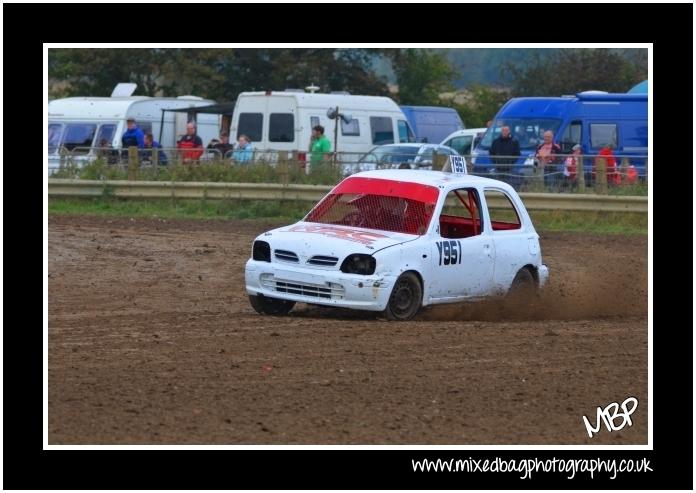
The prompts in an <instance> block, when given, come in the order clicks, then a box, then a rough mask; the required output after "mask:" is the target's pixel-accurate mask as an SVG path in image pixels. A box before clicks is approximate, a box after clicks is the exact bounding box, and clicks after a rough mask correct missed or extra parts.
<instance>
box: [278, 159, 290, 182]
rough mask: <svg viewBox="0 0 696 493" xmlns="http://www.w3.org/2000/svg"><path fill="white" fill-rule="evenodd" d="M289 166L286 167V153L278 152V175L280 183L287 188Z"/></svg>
mask: <svg viewBox="0 0 696 493" xmlns="http://www.w3.org/2000/svg"><path fill="white" fill-rule="evenodd" d="M289 171H290V170H289V166H288V151H279V152H278V174H279V175H280V182H281V183H282V184H283V185H285V186H287V185H288V183H289V181H290V180H289Z"/></svg>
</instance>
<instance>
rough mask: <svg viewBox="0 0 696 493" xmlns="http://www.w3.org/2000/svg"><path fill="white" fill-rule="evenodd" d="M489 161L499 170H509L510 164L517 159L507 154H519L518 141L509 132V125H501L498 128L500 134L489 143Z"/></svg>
mask: <svg viewBox="0 0 696 493" xmlns="http://www.w3.org/2000/svg"><path fill="white" fill-rule="evenodd" d="M490 155H491V161H493V163H494V164H496V165H498V166H496V168H497V169H499V170H506V169H507V170H509V169H510V166H509V165H512V164H515V162H516V161H517V158H516V157H509V156H519V155H520V143H519V142H517V139H516V138H514V137H513V136H512V135H511V134H510V127H507V126H505V127H503V128H501V129H500V136H499V137H498V138H497V139H495V140H494V141H493V143H492V144H491V150H490ZM493 156H505V157H493ZM500 165H508V166H500Z"/></svg>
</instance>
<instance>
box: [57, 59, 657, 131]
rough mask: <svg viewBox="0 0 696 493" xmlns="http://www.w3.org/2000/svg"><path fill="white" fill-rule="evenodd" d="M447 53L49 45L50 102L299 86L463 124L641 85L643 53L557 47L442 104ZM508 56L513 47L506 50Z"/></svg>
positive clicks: (449, 76)
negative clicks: (382, 67)
mask: <svg viewBox="0 0 696 493" xmlns="http://www.w3.org/2000/svg"><path fill="white" fill-rule="evenodd" d="M459 51H461V53H457V55H458V63H457V66H458V68H456V69H455V65H454V64H453V63H452V61H451V58H452V57H450V56H448V53H447V50H432V49H414V48H405V49H353V48H351V49H343V48H292V49H290V48H253V49H252V48H141V49H135V48H60V49H58V48H56V49H50V50H49V56H48V72H49V79H50V80H51V81H52V82H60V83H62V84H52V85H51V87H54V88H55V89H52V90H51V94H49V96H50V97H53V98H55V97H67V96H78V95H79V96H86V95H89V96H108V95H110V94H111V90H112V89H113V87H114V86H115V85H116V84H117V83H118V82H135V83H137V84H138V89H137V91H136V94H139V95H145V96H155V95H160V94H163V95H165V96H172V95H183V94H194V95H197V96H202V97H205V98H209V99H214V100H216V101H220V102H222V101H234V100H235V99H236V98H237V95H238V94H239V93H240V92H243V91H263V90H282V89H285V88H298V89H301V88H304V87H306V86H307V85H309V84H314V85H316V86H318V87H319V88H320V92H329V91H349V92H350V93H351V94H370V95H376V96H390V97H392V98H393V99H395V100H396V101H397V102H398V103H399V104H409V105H432V106H438V105H439V106H442V105H444V106H454V107H455V108H457V110H458V111H459V113H460V114H461V116H462V119H463V120H464V122H465V124H466V125H467V126H468V127H478V126H484V125H485V123H486V121H487V120H489V119H490V118H492V117H493V116H494V115H495V113H496V112H497V111H498V109H499V108H500V106H501V105H502V104H503V103H504V102H505V101H506V100H507V99H508V98H509V97H512V96H559V95H561V94H573V93H575V92H579V91H583V90H590V89H592V90H601V91H609V92H626V91H627V90H628V89H629V88H630V87H631V86H633V85H635V84H636V83H638V82H640V81H642V80H644V79H646V78H647V50H625V51H624V52H621V51H617V50H609V49H555V50H551V51H550V52H548V50H547V52H546V53H544V50H537V51H531V52H529V55H525V56H524V59H523V60H520V58H519V56H510V57H509V59H508V60H505V59H504V58H502V57H501V58H500V60H501V61H500V62H499V67H498V70H499V72H500V79H501V80H502V81H503V85H504V90H500V88H493V87H490V86H488V85H483V84H470V85H469V86H468V87H467V90H468V92H469V93H470V95H469V97H468V98H467V100H466V102H464V103H456V102H453V101H451V100H446V99H443V97H442V94H443V93H446V92H451V91H454V90H455V86H454V82H455V81H456V80H460V79H461V78H462V77H461V75H462V71H466V70H467V68H466V65H467V63H466V50H459ZM509 51H510V53H511V55H512V54H513V53H514V50H512V49H510V50H509ZM375 60H382V61H386V62H388V64H389V65H390V66H391V70H392V71H393V73H394V79H395V83H396V85H397V86H398V92H397V93H396V94H392V93H390V91H389V84H388V80H387V78H386V77H385V76H384V75H382V76H380V75H377V73H376V71H375Z"/></svg>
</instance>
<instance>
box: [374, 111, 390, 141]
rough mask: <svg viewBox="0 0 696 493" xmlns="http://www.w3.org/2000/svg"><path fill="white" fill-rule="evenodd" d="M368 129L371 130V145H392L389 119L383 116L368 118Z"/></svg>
mask: <svg viewBox="0 0 696 493" xmlns="http://www.w3.org/2000/svg"><path fill="white" fill-rule="evenodd" d="M370 129H371V130H372V143H373V144H375V145H381V144H392V143H394V128H393V127H392V121H391V118H388V117H383V116H371V117H370Z"/></svg>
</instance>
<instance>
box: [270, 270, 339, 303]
mask: <svg viewBox="0 0 696 493" xmlns="http://www.w3.org/2000/svg"><path fill="white" fill-rule="evenodd" d="M261 284H262V286H263V287H264V288H266V289H270V290H271V291H276V292H278V293H288V294H297V295H300V296H309V297H312V298H324V299H330V300H341V299H343V297H344V295H345V289H344V288H343V286H341V285H340V284H336V283H333V282H329V283H325V284H310V283H306V282H299V281H291V280H288V279H276V278H274V277H272V276H265V275H264V276H261Z"/></svg>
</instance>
